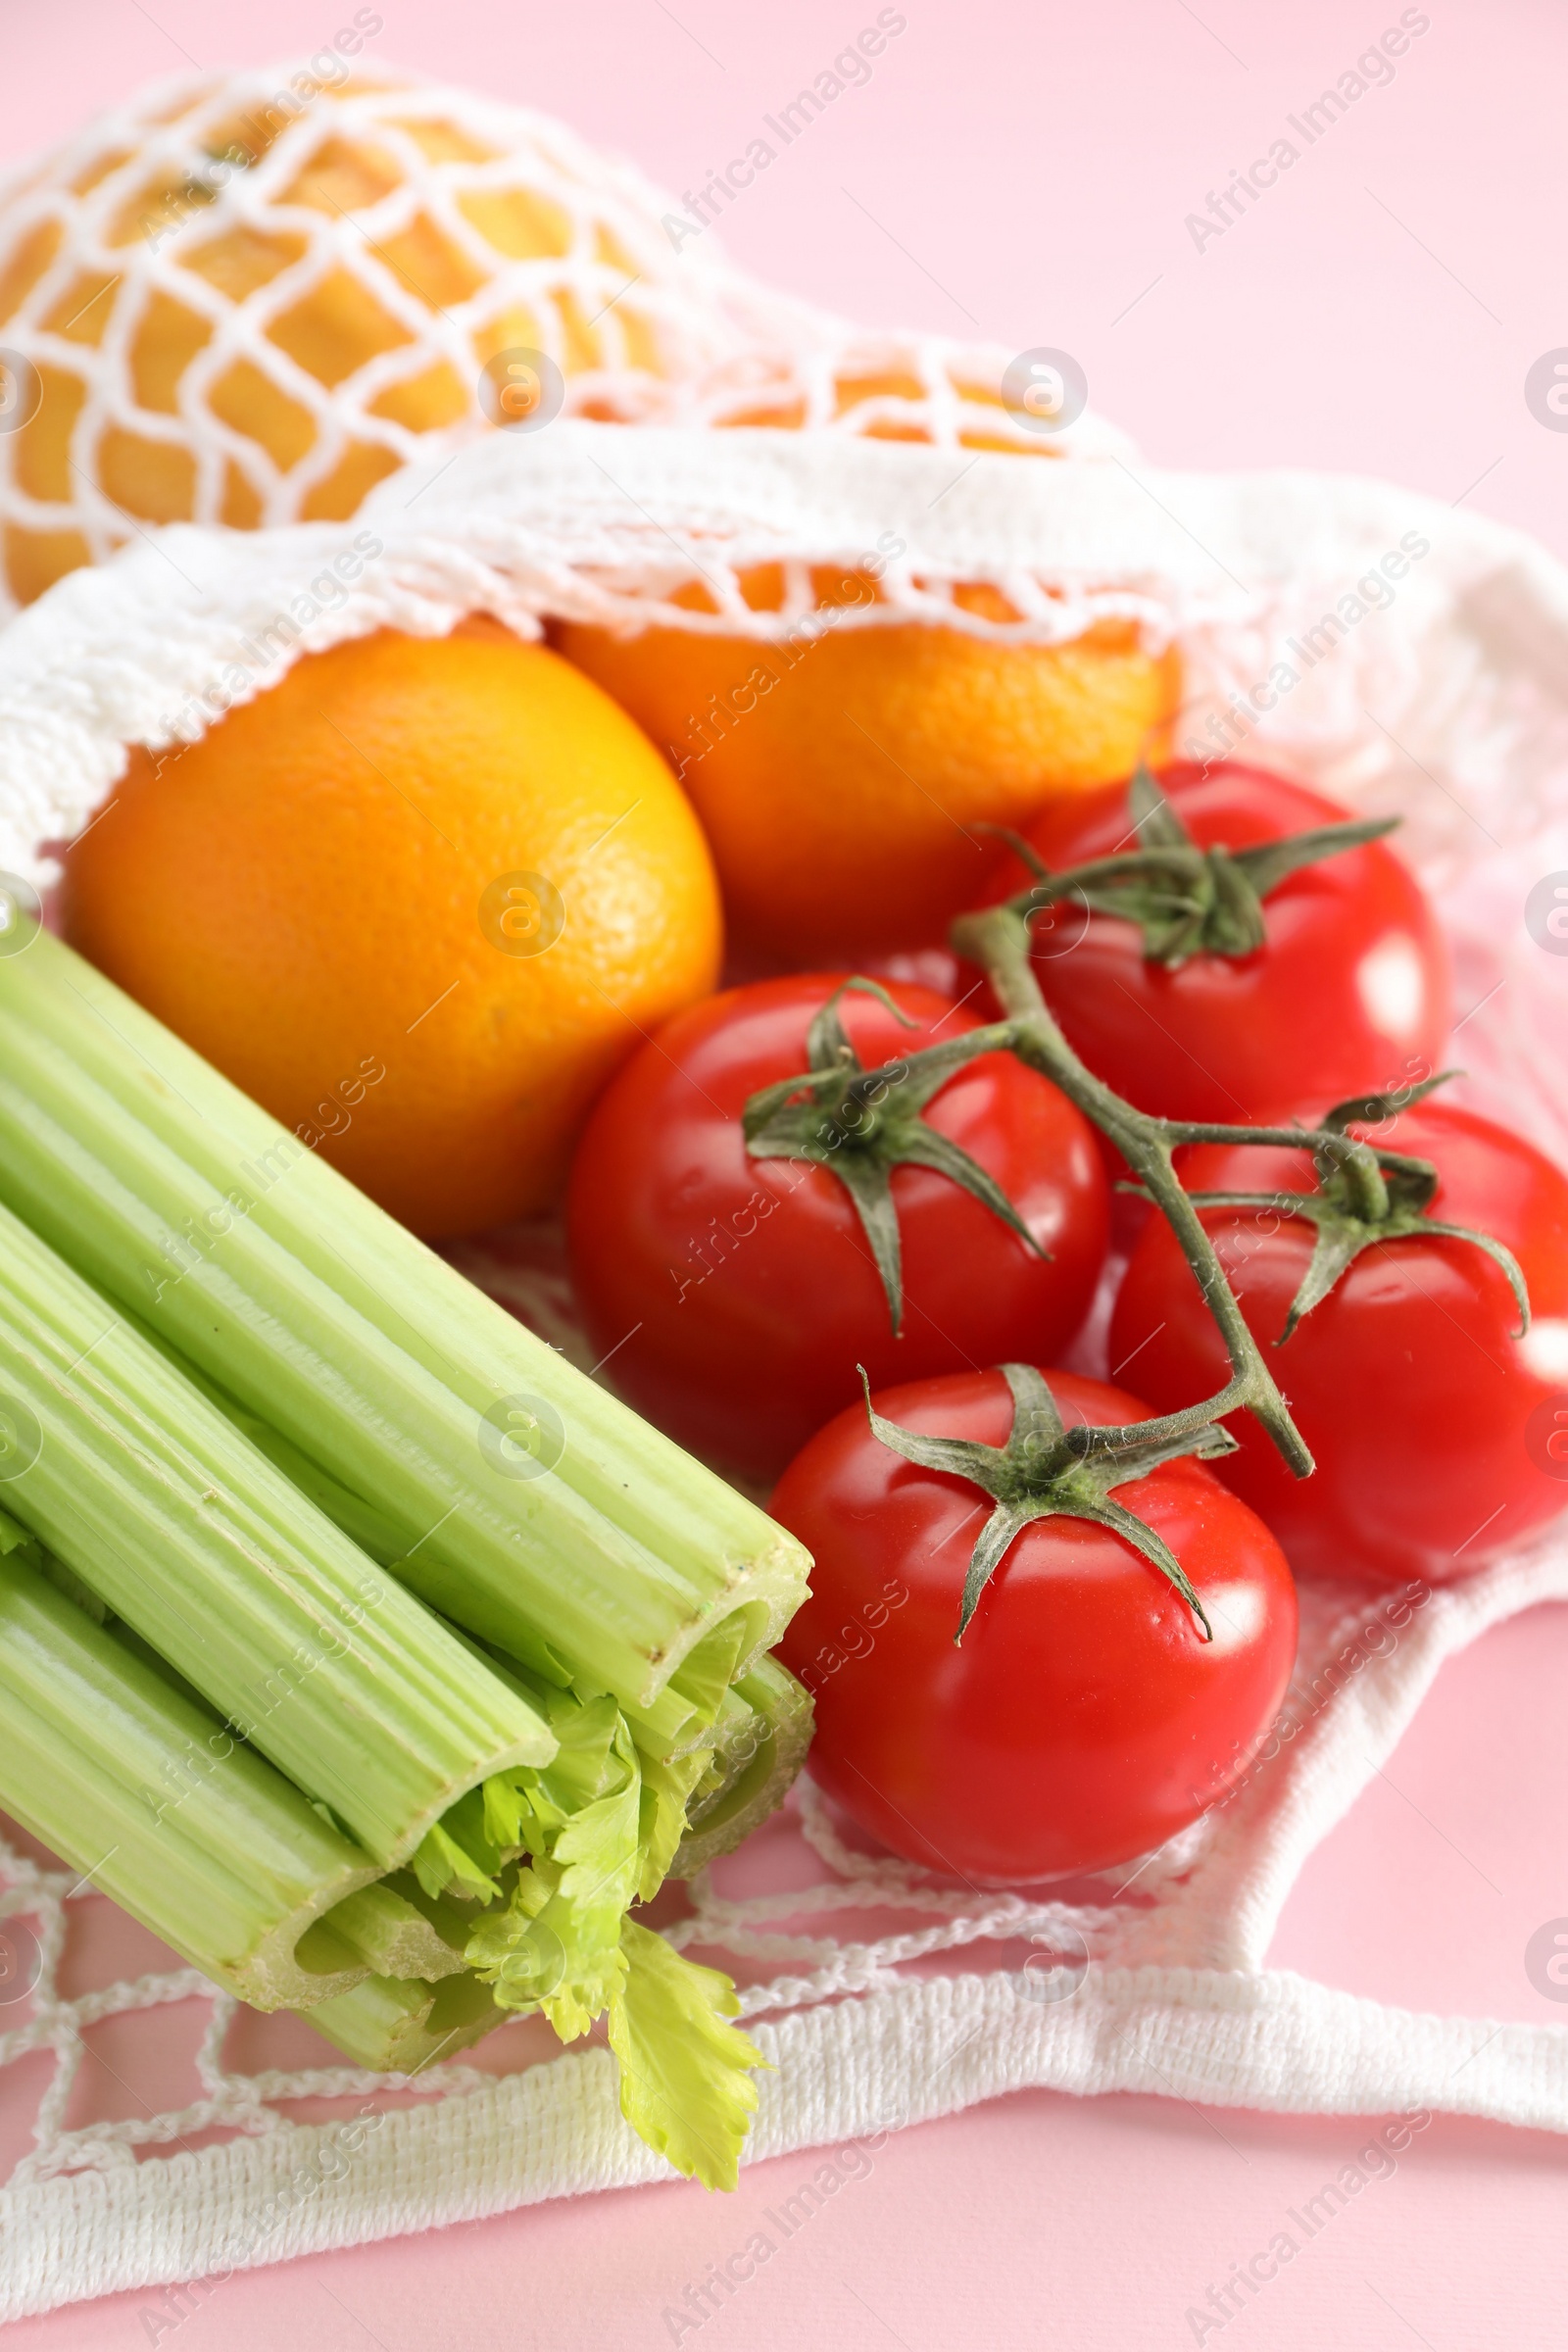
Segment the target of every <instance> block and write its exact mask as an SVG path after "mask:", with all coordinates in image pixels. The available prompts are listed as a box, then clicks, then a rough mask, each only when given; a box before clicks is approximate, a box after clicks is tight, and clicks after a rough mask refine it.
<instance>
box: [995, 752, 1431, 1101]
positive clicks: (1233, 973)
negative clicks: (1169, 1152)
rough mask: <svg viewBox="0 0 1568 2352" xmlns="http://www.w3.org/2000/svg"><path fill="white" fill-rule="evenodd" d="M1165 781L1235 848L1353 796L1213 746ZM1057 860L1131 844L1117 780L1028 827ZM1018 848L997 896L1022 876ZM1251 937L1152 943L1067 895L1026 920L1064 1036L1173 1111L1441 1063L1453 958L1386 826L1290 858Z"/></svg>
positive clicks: (1210, 835) (1338, 1096)
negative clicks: (1345, 845) (1294, 861)
mask: <svg viewBox="0 0 1568 2352" xmlns="http://www.w3.org/2000/svg"><path fill="white" fill-rule="evenodd" d="M1159 783H1160V786H1161V788H1162V790H1163V791H1164V793H1165V795H1166V798H1167V799H1168V800H1169V801H1170V803H1171V805H1172V806H1173V808H1174V809H1176V811H1177V813H1178V815H1179V816H1180V817H1181V819H1182V821H1183V823H1184V824H1185V825H1186V826H1187V829H1188V831H1189V832H1190V833H1191V834H1192V836H1193V838H1194V840H1195V841H1196V842H1198V843H1199V844H1200V846H1201V847H1202V848H1205V849H1211V848H1214V847H1217V846H1220V845H1224V846H1225V847H1226V848H1229V849H1233V850H1240V849H1248V848H1250V847H1252V846H1253V845H1255V844H1257V843H1260V842H1266V841H1277V840H1279V839H1281V838H1282V837H1283V836H1284V835H1286V834H1290V833H1303V832H1306V831H1308V830H1310V829H1312V828H1313V827H1316V826H1318V825H1328V824H1337V823H1341V822H1343V821H1344V819H1345V818H1346V816H1347V815H1348V810H1346V809H1342V808H1341V807H1340V806H1339V805H1338V804H1337V803H1336V802H1334V801H1330V800H1325V799H1324V797H1323V796H1322V794H1321V793H1316V792H1309V791H1308V790H1307V789H1306V787H1305V786H1304V785H1301V784H1289V783H1287V782H1286V781H1285V780H1284V778H1283V777H1280V776H1270V775H1265V774H1264V773H1263V772H1262V771H1261V770H1260V769H1257V768H1250V767H1242V766H1236V765H1231V764H1229V763H1226V764H1222V765H1220V766H1217V767H1211V768H1210V769H1209V771H1208V773H1207V774H1206V775H1205V774H1204V773H1203V771H1202V769H1201V768H1199V767H1193V766H1187V765H1182V766H1175V767H1168V768H1166V769H1164V770H1163V771H1162V772H1161V774H1160V777H1159ZM1031 838H1032V840H1033V843H1034V846H1035V848H1036V849H1037V850H1038V851H1039V852H1040V854H1041V856H1042V857H1043V858H1045V860H1046V862H1047V864H1048V865H1050V866H1051V867H1053V868H1054V869H1056V870H1060V869H1061V868H1062V867H1064V866H1069V865H1078V864H1081V863H1082V862H1083V861H1084V860H1085V859H1086V858H1103V857H1106V856H1109V855H1110V854H1111V853H1112V852H1114V851H1120V850H1124V849H1130V848H1136V847H1137V842H1136V839H1135V838H1132V837H1130V834H1129V820H1128V816H1127V788H1126V786H1125V785H1120V784H1118V785H1114V786H1112V787H1111V789H1110V790H1109V791H1108V792H1100V793H1095V794H1093V795H1082V796H1075V797H1074V798H1072V799H1070V800H1065V801H1061V802H1059V803H1057V804H1056V805H1055V806H1054V808H1053V809H1051V810H1050V812H1049V813H1048V815H1047V816H1046V817H1045V818H1044V819H1043V821H1042V822H1040V823H1039V824H1038V825H1036V827H1035V828H1034V831H1033V833H1032V836H1031ZM1026 879H1027V877H1026V876H1025V874H1024V872H1023V869H1022V867H1021V866H1018V867H1015V868H1014V869H1012V871H1011V873H1010V875H1009V877H1008V878H1007V879H1006V881H1005V887H1004V888H1002V889H1000V890H998V891H997V892H996V894H995V895H996V896H997V897H999V898H1001V897H1005V896H1007V895H1009V894H1010V893H1011V892H1012V891H1014V890H1018V889H1021V888H1022V887H1024V885H1025V882H1026ZM1263 919H1264V923H1265V925H1266V927H1267V931H1268V944H1267V946H1266V947H1264V948H1261V949H1259V950H1258V952H1257V953H1256V954H1255V955H1252V956H1238V957H1232V956H1218V955H1199V956H1193V957H1192V958H1191V959H1190V960H1189V961H1188V962H1186V963H1184V964H1179V965H1177V966H1176V967H1175V968H1173V969H1172V968H1167V967H1166V966H1165V965H1163V964H1159V963H1152V962H1149V961H1147V960H1146V958H1145V956H1144V953H1143V941H1142V937H1141V935H1140V933H1139V932H1138V931H1137V929H1136V928H1135V927H1134V926H1133V924H1131V923H1129V922H1122V921H1119V920H1118V919H1117V918H1116V917H1114V916H1110V915H1103V914H1093V915H1086V914H1084V913H1083V912H1082V911H1081V909H1079V908H1078V907H1074V906H1073V905H1072V904H1071V903H1066V904H1063V905H1061V906H1058V907H1055V908H1054V909H1053V911H1052V915H1051V917H1050V918H1049V922H1048V919H1047V918H1046V917H1040V918H1037V920H1036V923H1035V941H1036V953H1035V972H1036V976H1037V978H1038V979H1039V982H1040V986H1041V988H1042V990H1043V991H1044V993H1045V996H1046V1000H1047V1002H1048V1003H1049V1005H1051V1009H1052V1011H1053V1012H1054V1014H1055V1016H1056V1018H1057V1020H1058V1021H1059V1022H1060V1023H1061V1027H1062V1030H1063V1033H1064V1034H1065V1036H1066V1039H1067V1042H1068V1044H1069V1045H1070V1046H1071V1047H1072V1048H1073V1050H1074V1052H1075V1053H1076V1054H1078V1055H1079V1056H1080V1058H1081V1059H1082V1060H1084V1061H1085V1062H1087V1063H1088V1065H1089V1067H1090V1068H1091V1069H1092V1070H1094V1071H1095V1072H1096V1073H1097V1074H1098V1075H1099V1076H1100V1077H1102V1078H1103V1079H1104V1080H1105V1081H1106V1082H1107V1084H1109V1085H1110V1086H1113V1087H1114V1088H1115V1090H1116V1092H1117V1093H1118V1094H1119V1095H1121V1096H1123V1097H1124V1098H1125V1099H1126V1101H1128V1102H1129V1103H1136V1104H1137V1105H1138V1107H1139V1109H1140V1110H1149V1111H1154V1112H1156V1113H1158V1114H1159V1115H1160V1116H1162V1117H1165V1118H1172V1119H1206V1120H1212V1121H1215V1122H1220V1121H1224V1122H1226V1123H1230V1122H1233V1121H1237V1120H1241V1119H1247V1118H1252V1117H1255V1116H1256V1114H1257V1113H1258V1112H1259V1111H1260V1110H1262V1109H1263V1108H1265V1107H1266V1106H1267V1105H1268V1104H1270V1103H1278V1102H1279V1101H1280V1100H1281V1098H1282V1097H1283V1096H1284V1095H1287V1094H1289V1095H1293V1096H1295V1097H1296V1098H1297V1100H1299V1101H1306V1100H1308V1099H1311V1098H1314V1097H1315V1098H1318V1099H1320V1100H1322V1101H1323V1102H1327V1103H1332V1102H1337V1101H1341V1100H1343V1099H1344V1098H1345V1097H1346V1096H1348V1095H1353V1094H1363V1093H1366V1092H1368V1091H1369V1090H1370V1089H1372V1088H1374V1087H1390V1086H1394V1085H1396V1084H1397V1083H1398V1082H1399V1081H1400V1080H1402V1079H1404V1078H1406V1077H1407V1076H1408V1075H1409V1073H1410V1070H1411V1069H1412V1068H1413V1067H1419V1068H1420V1069H1421V1070H1422V1071H1423V1072H1425V1071H1426V1070H1433V1069H1438V1068H1440V1067H1441V1066H1442V1058H1441V1057H1442V1054H1443V1050H1444V1047H1445V1045H1446V1041H1447V1036H1448V1029H1449V1025H1450V1020H1451V1012H1452V1005H1451V994H1450V986H1449V975H1448V958H1447V953H1446V947H1445V944H1444V940H1443V936H1442V934H1441V932H1440V931H1439V928H1438V924H1437V919H1436V917H1435V915H1434V914H1433V911H1432V908H1431V907H1430V905H1429V904H1428V902H1427V899H1426V896H1425V894H1424V892H1423V891H1422V889H1421V887H1420V885H1419V883H1418V882H1417V881H1416V880H1415V877H1414V876H1413V875H1412V874H1411V873H1410V871H1409V869H1408V868H1407V867H1406V866H1405V865H1403V864H1402V863H1401V862H1400V860H1399V859H1398V858H1397V857H1396V856H1395V854H1394V852H1393V851H1392V850H1391V849H1390V848H1389V847H1388V846H1387V844H1386V843H1384V842H1382V841H1374V842H1370V843H1368V844H1367V845H1366V846H1365V847H1364V848H1361V849H1354V850H1346V851H1343V852H1341V853H1340V854H1339V855H1338V856H1337V857H1332V858H1324V859H1323V861H1322V862H1321V863H1320V864H1317V865H1309V866H1304V867H1302V868H1300V869H1299V871H1298V872H1296V873H1294V874H1290V875H1288V876H1287V877H1286V879H1285V880H1284V881H1283V882H1282V883H1281V884H1280V885H1279V887H1278V888H1277V889H1276V890H1274V891H1271V892H1270V893H1269V894H1268V896H1267V897H1266V898H1265V899H1264V901H1263Z"/></svg>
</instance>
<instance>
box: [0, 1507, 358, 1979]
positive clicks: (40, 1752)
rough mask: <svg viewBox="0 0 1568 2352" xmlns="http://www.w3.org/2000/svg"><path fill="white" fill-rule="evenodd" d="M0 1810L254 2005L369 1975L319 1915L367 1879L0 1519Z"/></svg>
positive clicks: (307, 1812) (310, 1809) (252, 1757)
mask: <svg viewBox="0 0 1568 2352" xmlns="http://www.w3.org/2000/svg"><path fill="white" fill-rule="evenodd" d="M0 1542H3V1543H4V1544H7V1545H8V1546H9V1548H7V1549H6V1550H5V1551H4V1553H3V1556H0V1713H3V1716H4V1724H5V1730H4V1737H3V1738H0V1805H4V1807H5V1809H6V1810H7V1811H8V1812H9V1813H12V1814H14V1815H15V1817H16V1819H17V1820H18V1821H20V1822H21V1823H22V1824H23V1826H24V1828H25V1829H27V1830H29V1831H30V1832H31V1833H32V1835H33V1837H35V1838H41V1839H42V1841H43V1843H44V1844H45V1845H47V1846H50V1847H51V1848H52V1849H53V1851H54V1852H56V1853H57V1854H60V1855H61V1856H63V1858H64V1859H65V1860H66V1861H67V1862H69V1863H70V1864H71V1866H72V1868H73V1869H74V1870H79V1871H81V1872H83V1873H85V1874H90V1876H91V1880H92V1884H93V1885H94V1886H95V1887H98V1888H100V1889H101V1890H102V1892H103V1893H105V1894H108V1895H111V1896H112V1897H113V1898H114V1900H115V1901H116V1902H117V1903H119V1904H120V1905H121V1906H122V1908H123V1909H124V1910H126V1911H129V1912H130V1913H131V1914H132V1916H133V1917H134V1918H136V1919H139V1920H140V1921H141V1923H142V1925H143V1926H144V1927H146V1928H149V1929H151V1931H152V1933H153V1934H154V1935H155V1936H160V1937H162V1939H163V1941H164V1942H165V1943H168V1944H172V1946H173V1948H174V1950H175V1951H176V1952H178V1953H179V1954H180V1955H181V1957H182V1958H184V1959H186V1960H188V1961H190V1962H191V1963H192V1964H193V1965H194V1966H195V1967H197V1968H200V1969H202V1970H204V1971H205V1973H206V1974H207V1975H208V1976H210V1977H213V1978H215V1979H216V1980H217V1982H218V1983H219V1984H221V1985H227V1986H228V1987H229V1989H230V1990H231V1991H233V1992H237V1993H238V1994H240V1996H241V1997H242V1998H243V1999H245V2000H247V2001H249V2002H251V2003H252V2004H253V2005H254V2006H255V2007H256V2008H258V2009H279V2008H298V2007H301V2006H304V2005H307V2004H312V2003H315V2002H317V2001H320V2000H324V1999H330V1998H335V1997H336V1996H338V1995H339V1994H341V1993H344V1992H346V1991H347V1990H348V1989H349V1987H350V1986H351V1985H354V1984H355V1983H356V1982H357V1981H358V1980H359V1979H360V1978H361V1977H363V1976H364V1974H365V1968H364V1964H363V1962H362V1961H361V1960H360V1959H359V1958H358V1956H357V1955H356V1954H355V1953H354V1952H352V1951H351V1950H350V1949H349V1948H348V1946H347V1945H346V1944H344V1943H343V1942H341V1941H340V1940H339V1938H338V1937H336V1936H334V1935H333V1934H332V1932H331V1931H330V1930H329V1929H328V1928H326V1927H325V1926H324V1925H322V1924H321V1915H322V1913H323V1912H325V1911H327V1910H328V1909H330V1908H331V1907H333V1906H334V1905H336V1904H339V1903H341V1902H342V1901H343V1899H344V1898H345V1897H348V1898H349V1899H351V1900H352V1899H353V1898H354V1896H355V1894H356V1891H357V1889H358V1888H360V1887H362V1886H363V1885H364V1884H365V1883H366V1882H367V1881H368V1880H369V1879H372V1878H373V1877H374V1876H375V1864H374V1863H373V1862H372V1861H370V1859H369V1857H368V1855H366V1854H365V1853H364V1852H362V1851H361V1849H360V1848H359V1847H358V1846H356V1845H353V1844H351V1843H350V1842H349V1840H348V1839H347V1838H343V1837H340V1836H339V1835H338V1833H337V1832H336V1831H335V1830H334V1829H332V1828H331V1827H330V1826H329V1825H328V1824H327V1823H326V1822H324V1821H323V1820H322V1819H321V1817H320V1816H319V1813H318V1812H317V1811H316V1809H315V1808H314V1806H313V1805H312V1804H311V1803H310V1802H309V1800H308V1799H307V1798H306V1797H304V1796H302V1795H301V1793H300V1791H299V1790H298V1789H295V1788H294V1787H293V1786H292V1785H291V1784H290V1783H289V1782H288V1781H286V1780H285V1779H284V1778H283V1776H282V1774H281V1773H278V1772H274V1771H273V1769H272V1767H271V1766H270V1764H268V1763H267V1762H265V1761H264V1759H263V1758H262V1757H261V1756H259V1755H257V1754H256V1752H255V1751H254V1749H252V1748H249V1747H247V1746H245V1745H244V1744H243V1743H242V1742H240V1741H238V1740H234V1739H233V1738H232V1737H231V1736H230V1735H229V1734H228V1733H227V1732H226V1731H225V1730H224V1728H223V1726H222V1724H221V1722H220V1721H219V1719H218V1717H217V1716H215V1715H213V1714H210V1713H209V1712H208V1711H207V1709H205V1708H204V1707H201V1706H199V1705H197V1704H195V1703H193V1702H192V1701H191V1700H190V1699H188V1698H186V1697H184V1696H183V1695H182V1694H181V1693H180V1692H179V1691H176V1690H174V1689H173V1688H172V1686H171V1684H170V1682H169V1681H168V1679H167V1678H166V1677H165V1676H164V1675H162V1674H160V1673H158V1672H157V1671H156V1670H155V1669H154V1668H153V1667H151V1666H149V1665H147V1664H146V1663H145V1662H144V1661H143V1660H142V1659H141V1658H139V1657H137V1656H134V1655H133V1654H131V1653H130V1652H129V1651H128V1650H126V1649H125V1648H124V1647H123V1645H122V1644H121V1643H120V1642H117V1641H116V1639H115V1637H114V1635H113V1633H112V1632H109V1631H106V1630H105V1628H103V1627H102V1626H99V1625H96V1624H94V1622H93V1620H92V1619H91V1618H90V1617H89V1616H88V1615H87V1614H86V1612H85V1611H84V1610H83V1609H81V1608H79V1607H77V1605H76V1604H75V1602H73V1601H71V1600H68V1599H66V1598H65V1596H64V1595H63V1594H62V1593H59V1592H58V1591H57V1590H56V1589H55V1587H54V1586H53V1585H52V1584H51V1583H49V1582H48V1581H47V1579H46V1578H45V1576H44V1575H43V1574H41V1573H40V1570H39V1567H38V1565H37V1564H36V1563H37V1559H38V1554H37V1550H36V1547H35V1546H34V1545H33V1544H31V1543H30V1542H28V1541H26V1540H23V1541H20V1542H19V1541H18V1536H17V1531H15V1530H13V1529H11V1528H9V1527H8V1526H5V1525H3V1524H0Z"/></svg>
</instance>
